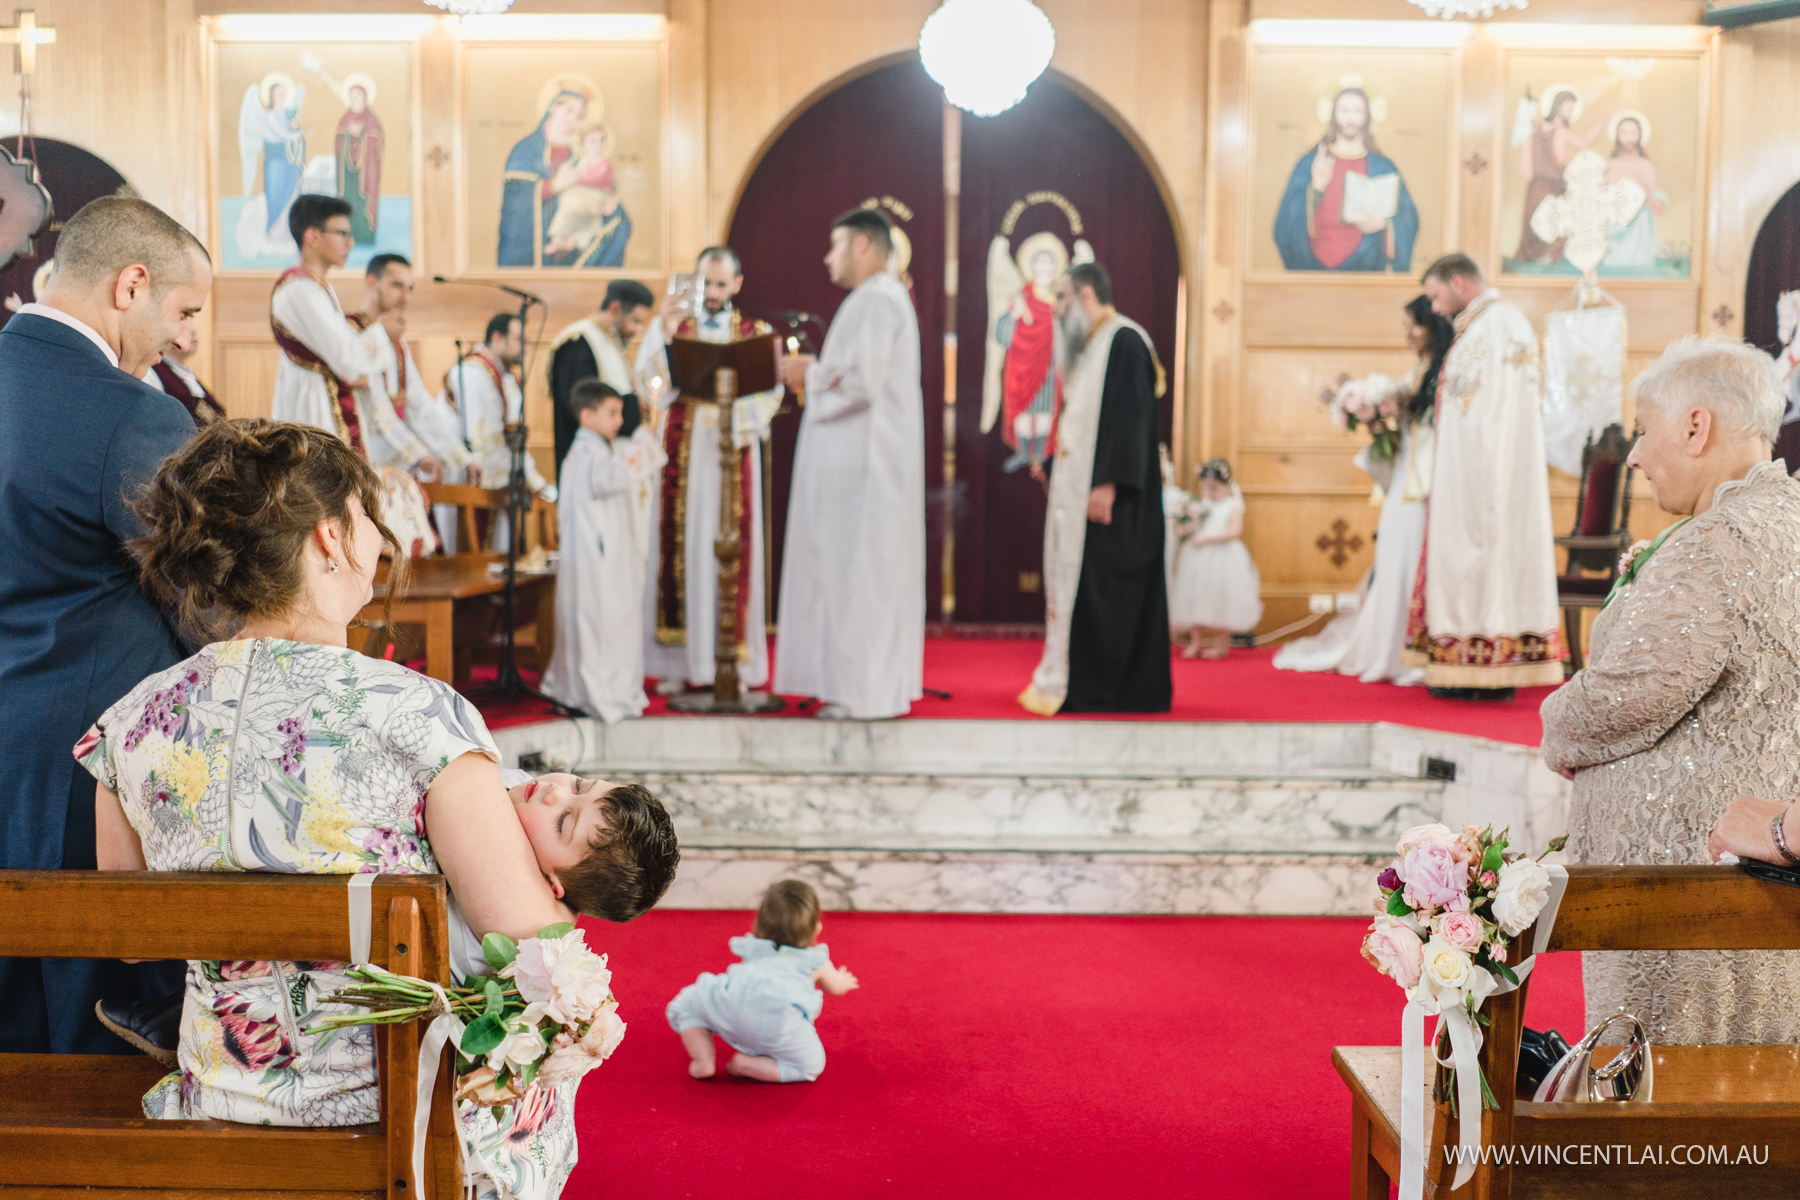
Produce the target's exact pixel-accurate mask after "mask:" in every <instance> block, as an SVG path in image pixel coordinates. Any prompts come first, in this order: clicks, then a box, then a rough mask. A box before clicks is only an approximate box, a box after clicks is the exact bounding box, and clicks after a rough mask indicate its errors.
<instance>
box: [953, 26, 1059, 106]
mask: <svg viewBox="0 0 1800 1200" xmlns="http://www.w3.org/2000/svg"><path fill="white" fill-rule="evenodd" d="M1055 50H1056V30H1055V29H1053V28H1052V27H1051V25H1050V18H1049V17H1046V16H1045V15H1044V10H1043V9H1041V8H1039V7H1038V6H1037V5H1035V4H1033V3H1031V0H946V3H945V4H944V6H943V7H942V8H940V9H938V10H937V11H936V12H934V13H932V14H931V16H929V17H927V18H926V19H925V26H924V28H922V29H920V30H919V58H920V60H921V61H922V62H923V63H924V66H925V73H926V74H927V75H929V76H931V77H932V78H933V79H935V80H936V81H937V82H938V84H939V86H941V87H942V88H943V89H944V98H945V99H946V100H948V101H950V103H952V104H954V105H956V107H958V108H962V109H967V110H968V111H969V112H972V113H974V114H975V115H976V116H978V117H991V116H993V115H994V114H995V113H1002V112H1005V111H1006V110H1007V109H1009V108H1011V107H1012V106H1013V105H1015V104H1017V103H1018V102H1019V101H1021V100H1023V99H1024V98H1025V89H1026V88H1028V87H1030V86H1031V84H1032V81H1033V80H1035V79H1037V77H1038V76H1039V75H1042V74H1043V73H1044V68H1045V67H1047V66H1049V65H1050V55H1051V54H1052V53H1053V52H1054V51H1055Z"/></svg>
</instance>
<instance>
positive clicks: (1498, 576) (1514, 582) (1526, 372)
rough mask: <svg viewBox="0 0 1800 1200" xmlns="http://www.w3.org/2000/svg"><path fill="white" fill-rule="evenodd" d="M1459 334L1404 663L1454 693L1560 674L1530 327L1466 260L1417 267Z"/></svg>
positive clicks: (1448, 374)
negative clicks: (1423, 672)
mask: <svg viewBox="0 0 1800 1200" xmlns="http://www.w3.org/2000/svg"><path fill="white" fill-rule="evenodd" d="M1425 292H1426V294H1427V295H1428V296H1430V297H1431V302H1432V307H1433V309H1434V310H1435V311H1437V312H1438V313H1440V314H1441V315H1443V316H1448V317H1452V318H1453V319H1454V324H1455V326H1456V340H1455V342H1454V343H1452V344H1451V347H1450V353H1449V354H1448V355H1446V356H1445V358H1444V371H1443V377H1442V380H1441V381H1440V383H1439V386H1438V398H1437V420H1436V423H1435V435H1436V465H1435V468H1434V471H1433V479H1432V484H1431V499H1430V502H1429V507H1428V510H1427V515H1426V532H1425V555H1424V560H1423V562H1422V563H1421V564H1420V567H1419V576H1418V581H1417V583H1416V584H1415V585H1414V598H1413V611H1412V617H1411V620H1410V621H1409V623H1408V627H1407V648H1406V651H1405V653H1404V654H1403V656H1402V661H1403V662H1405V663H1406V664H1407V665H1408V666H1420V667H1424V668H1425V682H1426V684H1427V685H1428V686H1430V687H1431V688H1433V689H1434V690H1438V689H1448V694H1450V695H1452V696H1456V697H1459V698H1467V699H1473V698H1480V697H1496V696H1504V695H1506V694H1508V693H1510V691H1511V690H1512V689H1513V688H1515V687H1525V686H1530V685H1536V684H1559V683H1561V682H1562V678H1563V672H1562V661H1561V657H1562V641H1561V637H1560V635H1559V633H1558V631H1557V626H1558V616H1559V610H1558V608H1557V603H1556V561H1555V533H1554V530H1553V529H1552V527H1551V523H1550V485H1549V475H1548V469H1547V467H1546V464H1545V460H1544V425H1543V416H1542V411H1541V410H1542V402H1543V394H1542V387H1541V380H1540V376H1539V371H1538V343H1537V336H1536V334H1535V333H1534V332H1533V330H1532V328H1531V322H1530V320H1529V319H1528V318H1527V317H1526V316H1525V314H1524V313H1522V312H1520V311H1519V310H1518V308H1516V307H1515V306H1513V305H1512V304H1510V303H1508V302H1507V301H1505V300H1502V299H1501V298H1500V292H1499V290H1498V289H1496V288H1491V287H1489V286H1487V283H1486V281H1485V280H1483V278H1482V276H1481V271H1480V268H1478V267H1477V266H1476V265H1475V264H1474V263H1473V262H1472V261H1470V260H1469V259H1468V258H1467V257H1466V256H1464V255H1461V254H1451V255H1446V256H1445V257H1444V258H1441V259H1439V260H1438V261H1437V262H1436V263H1433V264H1432V266H1431V267H1430V269H1429V270H1427V271H1426V273H1425Z"/></svg>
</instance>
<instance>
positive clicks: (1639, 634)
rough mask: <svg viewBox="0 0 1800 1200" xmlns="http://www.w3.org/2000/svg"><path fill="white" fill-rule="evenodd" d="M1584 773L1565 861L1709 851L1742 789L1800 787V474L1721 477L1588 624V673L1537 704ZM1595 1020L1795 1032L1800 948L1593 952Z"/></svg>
mask: <svg viewBox="0 0 1800 1200" xmlns="http://www.w3.org/2000/svg"><path fill="white" fill-rule="evenodd" d="M1543 718H1544V761H1545V763H1546V764H1547V765H1549V766H1550V767H1551V768H1552V769H1553V770H1566V769H1573V770H1574V771H1575V786H1574V790H1573V795H1572V797H1571V800H1570V806H1569V846H1568V852H1569V861H1570V862H1573V863H1582V864H1604V863H1614V864H1620V865H1625V864H1631V865H1647V864H1663V863H1705V862H1707V861H1708V859H1707V853H1706V839H1707V834H1708V833H1709V832H1710V831H1711V829H1712V827H1713V824H1714V822H1715V821H1717V820H1718V817H1719V814H1720V812H1721V811H1723V809H1724V808H1725V806H1726V805H1727V804H1728V803H1730V802H1731V801H1732V800H1734V799H1736V798H1737V797H1739V796H1741V795H1756V796H1762V797H1765V798H1768V799H1800V483H1796V482H1795V481H1794V480H1792V479H1789V478H1788V475H1787V469H1786V467H1785V465H1784V464H1783V463H1782V462H1781V461H1780V460H1779V459H1777V460H1776V461H1774V462H1769V463H1759V464H1758V465H1757V466H1755V467H1753V468H1751V470H1750V471H1749V473H1748V474H1746V475H1745V476H1744V478H1743V479H1741V480H1735V481H1733V482H1730V483H1726V484H1722V485H1720V487H1719V489H1718V491H1717V492H1716V493H1715V495H1714V500H1713V506H1712V507H1711V508H1710V509H1708V510H1707V511H1706V512H1704V513H1702V514H1701V515H1700V516H1698V517H1695V518H1694V519H1693V520H1692V521H1689V522H1688V523H1687V524H1686V525H1684V526H1683V527H1682V528H1680V529H1678V530H1677V531H1676V532H1675V533H1674V534H1673V535H1671V536H1670V538H1669V540H1668V541H1666V542H1665V543H1663V545H1662V548H1661V549H1660V550H1658V551H1657V553H1656V555H1655V556H1654V557H1653V558H1651V559H1650V561H1649V562H1648V563H1646V564H1645V565H1644V567H1643V568H1642V569H1641V570H1640V571H1639V573H1638V576H1637V578H1636V580H1635V581H1634V582H1632V583H1631V584H1629V585H1627V586H1626V587H1625V588H1624V589H1623V590H1622V591H1621V592H1620V593H1619V595H1618V596H1617V597H1615V598H1614V600H1613V602H1612V603H1611V604H1610V605H1608V606H1607V608H1606V609H1605V610H1604V611H1603V612H1602V613H1601V614H1600V616H1599V619H1598V620H1596V621H1595V622H1594V630H1593V636H1592V645H1591V649H1590V651H1589V656H1588V666H1587V669H1586V670H1584V671H1582V672H1580V673H1579V674H1577V675H1576V676H1575V677H1574V678H1573V679H1571V680H1570V681H1569V682H1568V683H1567V684H1566V685H1564V686H1563V687H1562V688H1561V689H1560V690H1558V691H1557V692H1555V693H1554V694H1552V695H1551V697H1550V698H1549V699H1548V700H1546V701H1545V702H1544V708H1543ZM1583 966H1584V972H1583V973H1584V975H1585V978H1586V985H1587V1013H1588V1023H1589V1026H1590V1028H1591V1027H1592V1026H1593V1024H1594V1023H1595V1022H1596V1021H1597V1020H1598V1019H1600V1018H1601V1017H1604V1016H1605V1015H1607V1014H1608V1013H1611V1012H1613V1011H1614V1010H1615V1009H1617V1008H1618V1007H1619V1006H1620V1005H1624V1006H1625V1008H1626V1009H1627V1010H1628V1011H1630V1012H1633V1013H1636V1014H1637V1015H1638V1016H1639V1017H1640V1018H1642V1019H1643V1020H1644V1022H1645V1024H1646V1025H1647V1026H1648V1027H1649V1030H1650V1036H1651V1038H1652V1039H1653V1040H1654V1041H1657V1042H1661V1043H1664V1044H1670V1045H1683V1044H1701V1043H1719V1042H1737V1043H1766V1042H1795V1041H1800V953H1795V952H1786V951H1782V952H1770V951H1681V952H1653V951H1632V952H1590V953H1588V954H1587V955H1586V956H1585V959H1584V963H1583Z"/></svg>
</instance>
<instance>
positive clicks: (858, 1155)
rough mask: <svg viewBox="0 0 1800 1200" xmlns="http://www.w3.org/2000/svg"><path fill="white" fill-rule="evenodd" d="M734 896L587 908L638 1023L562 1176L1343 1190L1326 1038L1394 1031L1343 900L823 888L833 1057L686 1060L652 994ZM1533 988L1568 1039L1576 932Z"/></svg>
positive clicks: (689, 959) (754, 1196) (749, 1198)
mask: <svg viewBox="0 0 1800 1200" xmlns="http://www.w3.org/2000/svg"><path fill="white" fill-rule="evenodd" d="M750 920H751V918H750V915H749V914H747V913H735V912H665V911H657V912H652V913H650V914H649V915H648V916H645V917H643V918H642V919H641V920H639V921H637V922H635V923H633V924H631V925H627V926H614V925H604V924H602V925H598V926H593V925H590V927H589V939H590V942H591V944H592V945H594V946H595V947H596V948H598V949H602V950H606V951H609V952H610V953H611V955H612V967H613V969H614V970H615V971H616V972H617V975H616V976H615V977H614V986H615V990H616V992H617V995H618V997H619V1003H620V1015H622V1016H623V1017H624V1018H625V1020H626V1021H627V1022H628V1023H629V1025H630V1032H629V1033H628V1035H627V1036H626V1038H625V1042H624V1044H623V1046H621V1048H620V1049H619V1051H618V1053H617V1054H615V1055H614V1056H613V1058H612V1060H611V1061H609V1062H608V1063H607V1064H606V1065H605V1066H603V1067H602V1068H600V1069H599V1070H598V1071H596V1072H594V1073H593V1074H591V1075H590V1076H588V1080H587V1082H586V1084H585V1085H584V1086H583V1088H582V1094H581V1109H580V1115H579V1118H578V1120H579V1122H580V1129H581V1164H580V1165H579V1166H578V1167H577V1168H576V1170H575V1174H574V1177H573V1178H572V1179H571V1181H570V1184H569V1187H568V1190H567V1191H566V1192H565V1193H564V1195H565V1196H568V1197H571V1198H572V1200H590V1198H594V1200H598V1198H600V1197H645V1198H649V1197H658V1198H661V1197H687V1196H704V1197H721V1196H724V1197H731V1198H732V1200H761V1198H763V1197H770V1198H774V1197H781V1198H783V1200H787V1198H791V1197H798V1196H824V1197H843V1198H846V1200H848V1198H853V1197H863V1196H887V1195H892V1196H895V1197H931V1198H936V1197H981V1198H983V1200H1011V1198H1013V1197H1030V1198H1031V1200H1062V1198H1064V1197H1067V1198H1069V1200H1097V1198H1101V1197H1114V1196H1155V1197H1208V1198H1210V1197H1231V1198H1234V1200H1235V1198H1239V1197H1250V1198H1255V1200H1276V1198H1280V1197H1294V1198H1296V1200H1299V1198H1305V1200H1315V1198H1318V1197H1341V1196H1345V1195H1347V1194H1348V1192H1349V1152H1350V1132H1349V1130H1350V1103H1349V1099H1348V1094H1347V1093H1346V1091H1345V1090H1344V1087H1343V1084H1342V1083H1341V1082H1340V1081H1339V1079H1338V1077H1337V1074H1336V1072H1335V1071H1333V1070H1332V1067H1331V1047H1332V1046H1333V1045H1337V1044H1346V1045H1356V1044H1361V1045H1380V1044H1387V1045H1394V1044H1397V1043H1398V1042H1399V1036H1400V1034H1399V1026H1400V1008H1401V1004H1402V1000H1401V995H1400V991H1399V989H1398V988H1396V987H1395V986H1394V985H1393V983H1392V982H1391V981H1389V980H1388V979H1386V978H1383V977H1382V976H1380V975H1378V974H1376V972H1375V971H1374V969H1373V968H1371V967H1369V966H1368V965H1367V964H1366V963H1365V962H1364V961H1363V960H1362V958H1361V957H1360V955H1359V954H1358V951H1357V947H1358V942H1359V938H1360V930H1361V928H1362V926H1363V924H1364V923H1363V922H1361V921H1359V920H1354V919H1345V918H1304V917H1303V918H1251V917H1045V916H946V915H932V914H885V913H855V914H827V916H826V918H825V940H826V941H827V942H829V943H830V945H831V948H832V957H833V958H834V960H835V961H837V962H839V963H841V964H844V965H847V966H849V967H850V968H851V969H852V970H854V971H855V972H856V974H857V976H858V977H859V978H860V979H861V981H862V987H861V989H860V990H858V991H855V992H852V993H851V994H850V995H848V996H846V997H843V998H841V999H837V998H831V997H827V998H826V1001H825V1012H824V1016H823V1017H822V1018H821V1019H820V1021H819V1031H820V1034H821V1036H822V1037H823V1039H824V1042H825V1051H826V1055H827V1065H826V1068H825V1072H824V1074H823V1075H821V1076H820V1077H819V1079H818V1081H817V1082H814V1083H810V1084H758V1083H747V1082H743V1081H739V1080H734V1079H727V1078H724V1077H720V1078H718V1079H715V1080H713V1081H710V1082H705V1083H702V1082H698V1081H695V1080H692V1079H690V1078H688V1075H687V1069H686V1067H687V1056H686V1054H685V1053H684V1052H683V1051H682V1048H681V1043H680V1041H679V1039H677V1038H676V1036H675V1034H674V1033H673V1032H672V1031H671V1030H670V1029H669V1026H668V1022H667V1020H665V1019H664V1017H663V1009H664V1007H665V1006H666V1005H667V1003H668V1001H669V999H670V998H671V997H673V996H674V994H675V993H676V991H678V990H679V989H680V988H681V987H682V986H684V985H686V984H688V983H691V982H692V981H693V978H694V976H695V975H696V974H698V973H699V972H700V971H703V970H711V971H720V970H723V969H724V968H725V967H726V966H727V965H728V964H729V963H730V962H731V961H733V960H732V958H731V955H730V953H729V952H728V951H727V950H726V947H725V941H726V939H727V938H728V937H730V936H732V935H734V934H738V933H742V932H744V931H745V930H746V929H747V928H748V927H749V925H750ZM1529 1008H1530V1012H1529V1014H1528V1018H1527V1019H1528V1021H1529V1023H1530V1024H1531V1025H1533V1026H1534V1027H1536V1028H1543V1027H1545V1026H1546V1025H1549V1026H1554V1027H1555V1028H1558V1029H1560V1030H1561V1031H1562V1032H1563V1033H1565V1034H1567V1035H1570V1037H1571V1040H1573V1037H1574V1035H1575V1033H1576V1032H1577V1031H1578V1030H1580V1029H1581V1028H1582V1009H1581V982H1580V963H1579V960H1578V959H1577V958H1576V956H1575V955H1573V954H1559V955H1551V956H1546V961H1545V962H1544V963H1542V964H1541V965H1540V967H1539V969H1538V971H1537V973H1536V974H1535V975H1534V977H1533V981H1532V987H1531V995H1530V999H1529ZM726 1054H728V1051H726V1050H725V1049H724V1047H723V1045H722V1044H721V1058H720V1062H721V1064H723V1062H724V1057H725V1055H726Z"/></svg>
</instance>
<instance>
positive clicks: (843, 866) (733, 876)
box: [662, 839, 1392, 940]
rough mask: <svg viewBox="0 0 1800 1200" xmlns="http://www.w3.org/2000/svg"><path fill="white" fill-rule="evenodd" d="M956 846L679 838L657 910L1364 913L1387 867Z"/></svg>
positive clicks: (1318, 856)
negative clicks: (787, 889) (777, 899)
mask: <svg viewBox="0 0 1800 1200" xmlns="http://www.w3.org/2000/svg"><path fill="white" fill-rule="evenodd" d="M959 846H960V848H956V849H951V848H939V849H929V848H925V847H922V846H913V847H903V846H888V847H882V846H873V845H865V846H841V847H829V846H823V845H821V846H818V847H811V848H808V847H799V846H789V847H785V848H783V847H765V846H749V845H719V846H710V845H700V844H695V843H690V842H686V841H684V843H683V846H682V852H681V870H680V872H679V873H678V874H677V875H676V878H675V883H674V886H673V887H671V888H670V890H669V894H668V895H667V896H666V897H664V899H663V902H662V904H663V907H667V908H711V909H740V910H750V909H754V908H755V907H756V904H757V901H758V899H759V897H761V895H762V893H763V891H764V889H766V888H767V887H768V886H769V885H770V884H772V883H774V882H775V881H776V880H778V879H786V878H798V879H804V880H806V881H807V882H808V883H810V884H812V885H813V887H814V888H815V889H817V891H818V893H819V898H820V900H821V902H822V903H823V905H824V907H825V908H826V909H827V910H828V911H834V912H846V911H848V912H857V911H860V912H956V913H1097V914H1109V915H1139V916H1152V915H1183V916H1186V915H1251V916H1294V915H1309V916H1366V915H1367V914H1368V913H1369V912H1370V908H1371V900H1372V899H1373V897H1374V895H1375V882H1374V881H1375V876H1376V874H1377V873H1379V872H1380V870H1381V868H1382V867H1384V866H1386V865H1387V864H1388V863H1389V862H1391V861H1392V847H1391V846H1386V845H1384V846H1382V847H1381V851H1380V852H1379V853H1361V852H1358V851H1357V850H1356V849H1348V850H1340V851H1338V852H1332V853H1308V852H1304V851H1299V850H1294V851H1269V850H1262V851H1220V850H1214V851H1209V852H1205V853H1170V852H1168V851H1166V850H1165V851H1163V852H1160V853H1158V852H1154V851H1151V850H1148V849H1145V850H1141V851H1139V850H1125V851H1117V850H1095V849H1089V850H1076V849H1072V848H1056V849H1053V848H1049V847H1046V846H1042V845H1040V846H1038V847H1036V848H1026V847H1024V846H1022V845H1021V844H1020V843H1019V842H1017V841H1016V840H1015V839H1005V840H998V839H996V840H995V841H994V842H992V843H991V844H989V845H985V846H983V845H981V844H980V843H979V841H977V840H965V841H962V842H960V843H959ZM746 921H748V914H746ZM827 924H828V925H829V922H827ZM826 937H827V940H829V938H830V932H829V929H827V933H826Z"/></svg>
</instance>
